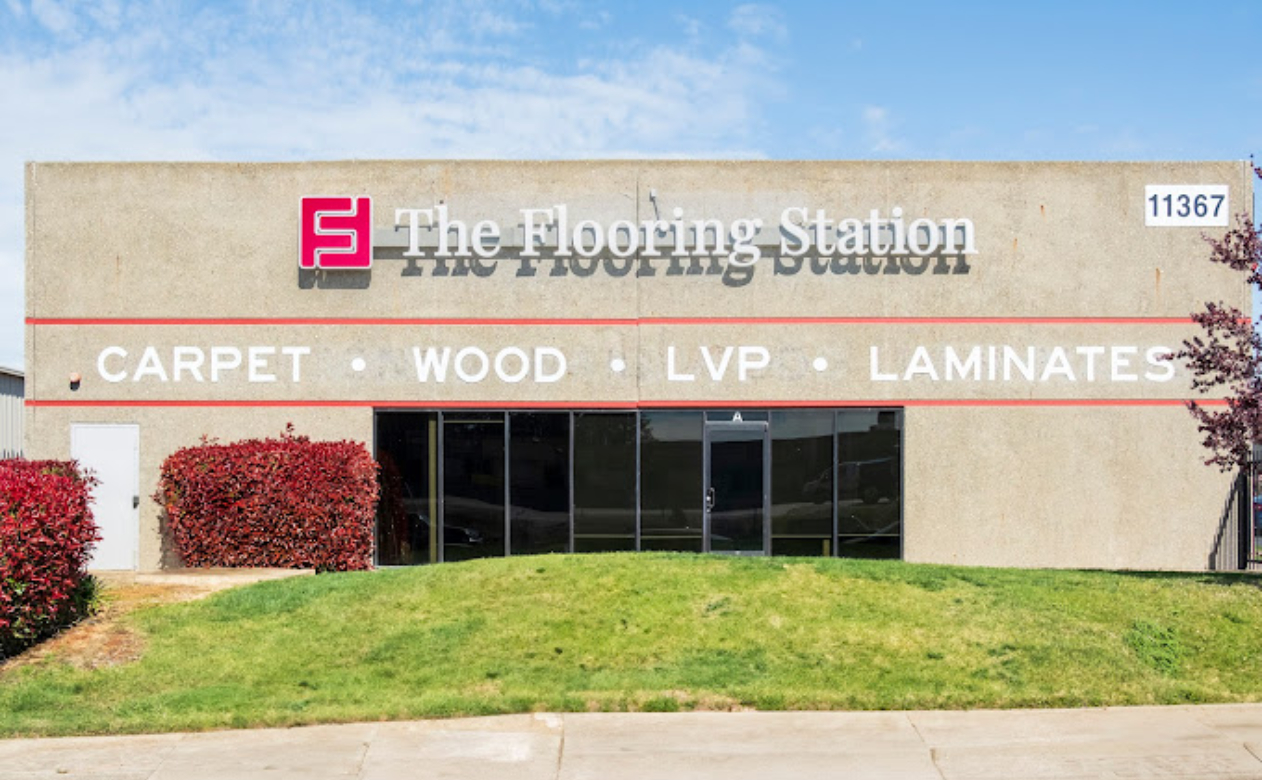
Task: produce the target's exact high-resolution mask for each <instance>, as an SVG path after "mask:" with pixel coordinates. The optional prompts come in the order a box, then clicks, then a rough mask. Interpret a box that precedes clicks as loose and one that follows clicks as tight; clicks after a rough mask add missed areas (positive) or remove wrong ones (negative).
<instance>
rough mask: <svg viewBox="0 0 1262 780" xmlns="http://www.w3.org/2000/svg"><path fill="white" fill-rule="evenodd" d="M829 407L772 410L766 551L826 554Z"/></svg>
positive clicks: (830, 463) (830, 445)
mask: <svg viewBox="0 0 1262 780" xmlns="http://www.w3.org/2000/svg"><path fill="white" fill-rule="evenodd" d="M832 543H833V411H832V410H831V409H800V410H799V409H794V410H786V411H775V412H772V413H771V552H772V554H773V555H831V554H832Z"/></svg>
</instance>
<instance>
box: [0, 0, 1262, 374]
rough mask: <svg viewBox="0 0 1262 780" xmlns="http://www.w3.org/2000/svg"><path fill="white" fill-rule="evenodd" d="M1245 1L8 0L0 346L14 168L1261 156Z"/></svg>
mask: <svg viewBox="0 0 1262 780" xmlns="http://www.w3.org/2000/svg"><path fill="white" fill-rule="evenodd" d="M1259 31H1262V3H1258V2H1209V1H1206V2H1199V3H1190V2H1160V1H1154V0H1148V2H1113V3H1105V2H1098V0H1097V2H1091V3H1087V2H1046V3H1044V2H1028V3H1027V2H1011V0H1009V1H1008V2H978V3H968V2H964V1H963V0H959V1H958V2H955V3H939V2H915V1H913V0H905V1H904V2H901V3H898V4H896V5H890V4H886V3H873V2H863V3H851V2H793V3H790V2H781V3H753V4H751V3H740V2H692V3H668V2H660V3H659V2H596V1H593V2H577V1H570V0H504V1H503V2H481V1H480V0H460V1H459V2H446V1H445V0H433V1H426V0H419V1H416V2H393V3H385V2H383V3H372V4H368V3H364V4H362V7H357V6H356V5H354V4H349V3H339V2H325V3H317V2H275V3H267V2H222V3H177V2H170V0H158V1H156V2H148V1H146V0H140V1H139V2H134V3H119V2H114V1H113V0H95V1H94V2H70V1H69V0H0V106H3V115H4V119H3V121H0V365H8V366H13V367H18V368H21V367H22V366H23V355H22V349H23V345H22V317H23V299H22V295H23V291H22V276H23V274H22V267H23V260H22V257H23V252H24V247H23V228H22V225H23V203H22V198H23V195H22V179H23V174H22V164H23V162H24V161H26V160H302V159H345V158H467V157H483V158H486V157H491V158H495V157H507V158H530V159H551V158H574V157H701V158H733V157H738V158H746V157H749V158H770V159H959V160H973V159H976V160H1018V159H1029V160H1153V159H1175V160H1182V159H1188V160H1205V159H1240V158H1245V157H1248V156H1249V155H1250V154H1251V153H1254V152H1258V153H1259V154H1260V155H1262V60H1260V59H1259V58H1258V57H1257V56H1256V51H1255V43H1254V40H1255V38H1256V37H1257V35H1258V33H1259Z"/></svg>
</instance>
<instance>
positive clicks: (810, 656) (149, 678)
mask: <svg viewBox="0 0 1262 780" xmlns="http://www.w3.org/2000/svg"><path fill="white" fill-rule="evenodd" d="M1259 586H1262V579H1259V578H1258V577H1254V576H1237V575H1173V574H1128V573H1109V572H1066V571H1019V570H1002V569H972V568H956V567H946V566H926V565H913V564H906V563H899V562H883V561H882V562H877V561H844V560H827V559H794V558H770V559H760V558H749V559H740V558H724V557H711V556H691V555H667V554H643V553H641V554H618V555H577V556H570V555H555V556H545V557H525V558H508V559H492V560H484V561H474V562H469V563H461V564H448V565H443V566H437V567H427V568H419V569H395V570H387V571H378V572H359V573H346V574H326V575H320V576H317V577H305V578H298V579H289V580H282V581H276V582H266V583H261V584H258V585H253V586H250V587H245V588H239V589H236V590H231V591H226V592H223V593H220V594H218V595H216V596H213V597H211V598H209V599H207V600H205V601H200V602H193V603H187V604H177V605H170V606H163V607H154V608H149V609H143V610H140V611H138V612H135V613H133V614H132V615H130V616H129V617H128V618H127V619H128V620H130V621H131V627H132V628H133V629H134V630H135V631H137V632H138V633H139V634H140V635H141V637H142V638H143V642H144V650H143V652H142V653H141V654H140V658H139V659H138V660H136V661H134V662H131V663H126V664H122V665H118V666H113V667H109V668H103V669H95V670H84V669H78V668H74V667H72V666H70V665H68V664H64V663H61V662H59V661H58V659H57V658H56V656H55V655H54V656H53V657H51V658H48V659H45V660H43V661H41V662H40V663H38V664H29V665H26V666H22V667H19V668H15V669H10V670H8V671H6V672H4V673H2V674H0V735H4V736H14V735H19V734H70V733H100V732H146V731H167V730H190V729H205V728H220V727H244V726H262V725H269V726H277V725H290V724H299V723H316V722H330V721H351V720H375V719H380V718H414V717H426V716H452V715H478V714H490V713H506V712H521V711H529V710H564V711H572V710H625V709H632V710H676V709H739V708H755V709H892V708H898V709H912V708H915V709H920V708H963V707H1035V706H1039V707H1042V706H1080V705H1104V704H1151V703H1184V702H1218V701H1257V700H1262V589H1260V587H1259Z"/></svg>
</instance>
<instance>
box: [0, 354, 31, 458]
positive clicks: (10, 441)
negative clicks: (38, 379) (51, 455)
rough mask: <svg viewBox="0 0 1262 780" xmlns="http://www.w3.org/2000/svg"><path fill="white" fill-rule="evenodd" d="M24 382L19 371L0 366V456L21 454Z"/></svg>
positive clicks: (8, 456)
mask: <svg viewBox="0 0 1262 780" xmlns="http://www.w3.org/2000/svg"><path fill="white" fill-rule="evenodd" d="M25 384H26V383H25V378H24V377H23V375H22V372H21V371H16V370H14V369H12V368H5V367H4V366H0V458H17V457H20V456H21V455H22V419H23V417H24V416H25V414H26V411H25V409H24V407H23V401H24V400H25V390H24V389H23V388H24V386H25Z"/></svg>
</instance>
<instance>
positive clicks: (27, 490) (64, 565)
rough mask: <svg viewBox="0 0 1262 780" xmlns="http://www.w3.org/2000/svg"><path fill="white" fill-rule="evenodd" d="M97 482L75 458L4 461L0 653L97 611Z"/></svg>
mask: <svg viewBox="0 0 1262 780" xmlns="http://www.w3.org/2000/svg"><path fill="white" fill-rule="evenodd" d="M95 484H96V479H94V478H93V477H92V476H90V475H86V474H83V473H81V472H80V471H79V466H78V464H77V463H75V462H74V461H56V460H23V459H21V458H18V459H13V460H3V461H0V659H3V658H6V657H8V656H10V655H13V654H15V653H17V652H18V651H20V650H22V649H23V648H25V647H28V646H30V645H33V644H35V643H36V642H39V641H41V640H43V639H46V638H48V637H50V636H52V635H53V634H55V633H57V632H58V631H59V630H61V629H62V628H64V627H65V626H68V625H70V624H71V623H74V622H75V621H77V620H79V619H80V618H82V617H84V616H86V615H87V614H88V613H89V612H90V611H91V608H92V601H93V594H94V593H95V586H94V585H95V584H94V581H93V580H92V578H91V577H89V576H88V575H87V564H88V559H89V557H90V555H91V552H92V547H93V545H94V544H95V543H96V542H97V541H99V540H100V536H98V535H97V529H96V523H94V522H93V521H92V510H91V509H90V508H89V506H88V502H89V501H90V499H91V490H92V487H93V486H94V485H95Z"/></svg>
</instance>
